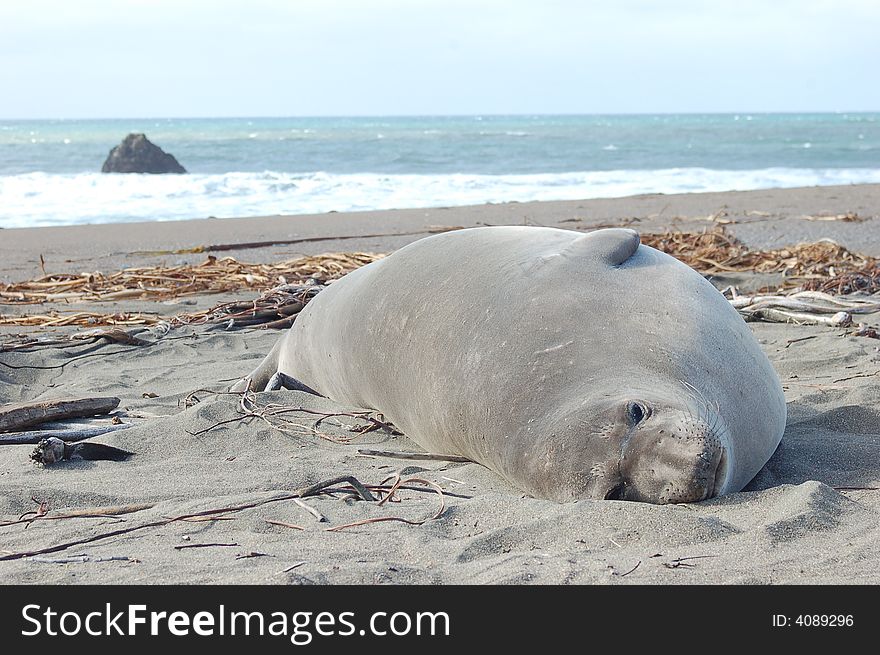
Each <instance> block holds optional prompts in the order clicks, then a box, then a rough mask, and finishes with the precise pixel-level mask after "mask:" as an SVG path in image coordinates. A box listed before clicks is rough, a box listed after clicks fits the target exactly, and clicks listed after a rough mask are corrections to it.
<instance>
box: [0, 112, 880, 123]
mask: <svg viewBox="0 0 880 655" xmlns="http://www.w3.org/2000/svg"><path fill="white" fill-rule="evenodd" d="M878 113H880V110H878V109H853V110H844V109H835V110H812V109H811V110H779V111H777V110H770V111H748V110H730V111H659V112H635V111H634V112H548V113H541V112H513V113H493V112H475V113H449V114H432V113H427V114H422V113H413V114H289V115H277V114H253V115H247V114H241V115H231V114H228V115H217V116H208V115H191V116H184V115H179V116H171V115H168V116H146V115H145V116H40V117H31V118H22V117H3V116H0V121H16V122H25V121H127V120H165V121H172V120H207V119H228V120H248V119H300V120H303V119H316V118H318V119H320V118H337V119H364V118H525V117H559V118H562V117H576V116H615V117H620V116H632V117H639V116H739V115H746V116H755V115H758V116H785V115H797V114H878Z"/></svg>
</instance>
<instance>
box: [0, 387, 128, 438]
mask: <svg viewBox="0 0 880 655" xmlns="http://www.w3.org/2000/svg"><path fill="white" fill-rule="evenodd" d="M118 406H119V398H114V397H112V396H106V397H100V398H63V399H58V400H38V401H34V402H29V403H10V404H8V405H0V432H12V431H15V430H20V429H21V428H26V427H29V426H31V425H39V424H40V423H46V422H47V421H55V420H58V419H64V418H83V417H86V416H95V415H98V414H109V413H110V412H112V411H113V410H114V409H116V407H118Z"/></svg>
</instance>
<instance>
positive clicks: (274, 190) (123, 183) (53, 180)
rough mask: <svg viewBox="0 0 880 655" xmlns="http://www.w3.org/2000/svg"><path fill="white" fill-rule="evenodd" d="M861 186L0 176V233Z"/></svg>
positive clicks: (640, 178) (607, 176) (619, 179)
mask: <svg viewBox="0 0 880 655" xmlns="http://www.w3.org/2000/svg"><path fill="white" fill-rule="evenodd" d="M859 183H880V169H793V168H768V169H761V170H744V171H734V170H710V169H705V168H670V169H663V170H616V171H588V172H574V173H558V174H553V173H546V174H536V175H474V174H464V173H462V174H452V175H392V174H387V175H385V174H373V173H359V174H347V175H340V174H330V173H324V172H314V173H300V174H294V173H276V172H264V173H226V174H222V175H196V174H191V175H102V174H98V173H88V174H76V175H73V174H71V175H55V174H46V173H29V174H24V175H10V176H0V227H6V228H10V227H36V226H44V225H71V224H77V223H109V222H124V221H135V220H143V221H166V220H180V219H188V218H206V217H209V216H216V217H235V216H257V215H272V214H311V213H324V212H328V211H358V210H369V209H389V208H411V207H444V206H456V205H469V204H481V203H486V202H495V203H500V202H510V201H519V202H526V201H530V200H574V199H586V198H607V197H616V196H628V195H634V194H642V193H683V192H699V191H731V190H748V189H764V188H774V187H783V188H784V187H798V186H815V185H833V184H859ZM0 238H2V235H0Z"/></svg>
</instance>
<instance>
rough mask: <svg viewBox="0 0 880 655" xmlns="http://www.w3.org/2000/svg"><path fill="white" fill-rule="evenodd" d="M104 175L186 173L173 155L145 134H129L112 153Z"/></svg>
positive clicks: (104, 169) (108, 156)
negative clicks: (152, 141)
mask: <svg viewBox="0 0 880 655" xmlns="http://www.w3.org/2000/svg"><path fill="white" fill-rule="evenodd" d="M101 172H102V173H186V169H185V168H184V167H183V166H181V165H180V164H179V163H178V161H177V160H176V159H175V158H174V156H173V155H170V154H168V153H167V152H165V151H164V150H162V148H160V147H159V146H157V145H156V144H154V143H151V142H150V141H149V139H147V137H146V135H145V134H129V135H128V136H127V137H125V138H124V139H123V140H122V143H120V144H119V145H118V146H116V147H115V148H113V150H111V151H110V154H109V155H107V160H106V161H105V162H104V165H103V166H102V167H101Z"/></svg>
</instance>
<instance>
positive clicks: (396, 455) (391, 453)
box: [358, 448, 474, 464]
mask: <svg viewBox="0 0 880 655" xmlns="http://www.w3.org/2000/svg"><path fill="white" fill-rule="evenodd" d="M358 453H359V454H361V455H368V456H370V457H391V458H393V459H416V460H432V461H435V462H462V463H468V464H470V463H473V461H474V460H472V459H470V458H468V457H462V456H461V455H438V454H436V453H405V452H400V451H396V450H371V449H369V448H358Z"/></svg>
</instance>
